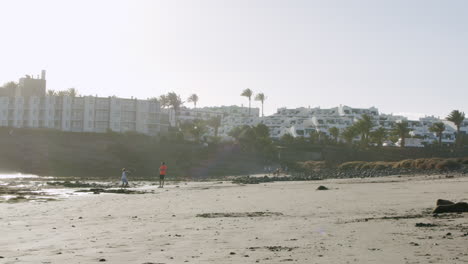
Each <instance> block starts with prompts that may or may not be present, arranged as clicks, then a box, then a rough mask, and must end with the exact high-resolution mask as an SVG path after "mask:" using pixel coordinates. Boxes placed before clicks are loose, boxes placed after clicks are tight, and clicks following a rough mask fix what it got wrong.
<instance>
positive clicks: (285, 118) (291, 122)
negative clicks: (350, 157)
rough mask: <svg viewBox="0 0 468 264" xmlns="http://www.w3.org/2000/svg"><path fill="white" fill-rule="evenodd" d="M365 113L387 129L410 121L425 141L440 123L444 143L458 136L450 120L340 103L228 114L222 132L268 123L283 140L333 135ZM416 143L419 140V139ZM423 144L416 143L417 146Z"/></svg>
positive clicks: (467, 125)
mask: <svg viewBox="0 0 468 264" xmlns="http://www.w3.org/2000/svg"><path fill="white" fill-rule="evenodd" d="M363 114H367V115H369V116H370V117H371V118H372V119H373V121H374V128H373V129H378V128H379V127H383V128H385V129H387V130H391V129H393V127H394V125H395V123H398V122H403V121H405V122H408V125H409V128H410V129H411V132H410V136H412V137H415V138H418V140H417V142H420V143H421V144H431V143H433V142H435V141H436V140H437V139H438V138H437V136H436V135H435V133H433V132H430V131H429V127H430V126H432V124H434V123H436V122H443V123H444V124H445V128H446V129H445V132H444V133H443V137H442V143H445V144H453V143H454V142H455V139H456V126H455V124H453V123H452V122H450V121H447V120H442V119H439V118H435V117H424V118H420V120H408V119H407V118H406V117H404V116H398V115H387V114H380V113H379V111H378V109H377V108H375V107H371V108H367V109H366V108H352V107H349V106H343V105H340V106H338V107H334V108H330V109H321V108H304V107H301V108H296V109H286V108H279V109H278V110H277V112H276V113H275V114H273V115H271V116H265V117H258V116H256V117H242V116H225V117H224V118H223V119H222V125H221V128H220V129H219V135H220V136H221V137H224V138H229V136H228V133H229V132H230V131H231V130H232V129H233V128H235V127H237V126H243V125H248V126H255V125H257V124H264V125H266V126H267V127H268V128H269V130H270V136H271V138H273V139H279V138H281V137H282V136H283V135H285V134H290V135H292V136H293V137H301V136H303V137H306V138H307V137H309V136H310V133H311V132H312V131H315V132H322V133H325V134H327V135H329V129H330V128H331V127H337V128H338V129H339V130H340V131H343V130H344V129H346V128H347V127H349V126H351V125H353V124H354V123H355V122H356V121H358V120H359V119H360V118H361V116H362V115H363ZM460 130H461V133H466V134H468V119H467V120H465V121H464V122H463V124H462V126H461V129H460ZM415 142H416V141H415ZM416 145H417V146H419V145H420V144H419V143H418V144H416V143H415V146H416Z"/></svg>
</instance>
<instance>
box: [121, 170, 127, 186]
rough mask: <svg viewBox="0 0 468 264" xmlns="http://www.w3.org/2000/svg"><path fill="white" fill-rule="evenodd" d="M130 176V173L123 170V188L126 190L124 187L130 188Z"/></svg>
mask: <svg viewBox="0 0 468 264" xmlns="http://www.w3.org/2000/svg"><path fill="white" fill-rule="evenodd" d="M128 174H129V171H128V170H126V169H125V168H123V169H122V179H121V181H122V186H121V188H124V187H128V179H127V176H128Z"/></svg>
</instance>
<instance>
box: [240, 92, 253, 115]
mask: <svg viewBox="0 0 468 264" xmlns="http://www.w3.org/2000/svg"><path fill="white" fill-rule="evenodd" d="M252 95H253V92H252V90H250V89H249V88H247V89H245V90H244V91H242V93H241V96H244V97H247V98H249V116H250V102H251V99H252Z"/></svg>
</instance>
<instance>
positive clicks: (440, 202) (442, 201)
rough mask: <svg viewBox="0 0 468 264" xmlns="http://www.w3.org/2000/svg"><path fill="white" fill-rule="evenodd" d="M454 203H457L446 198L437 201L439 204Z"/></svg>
mask: <svg viewBox="0 0 468 264" xmlns="http://www.w3.org/2000/svg"><path fill="white" fill-rule="evenodd" d="M452 204H455V203H454V202H452V201H449V200H444V199H438V200H437V202H436V205H437V206H439V205H452Z"/></svg>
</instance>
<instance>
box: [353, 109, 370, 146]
mask: <svg viewBox="0 0 468 264" xmlns="http://www.w3.org/2000/svg"><path fill="white" fill-rule="evenodd" d="M353 126H355V128H356V130H357V132H358V133H359V134H361V143H362V144H363V145H367V144H368V142H369V133H370V131H371V129H372V127H373V126H374V124H373V122H372V117H370V116H369V115H366V114H364V115H362V116H361V119H359V120H358V121H357V122H356V123H355V124H354V125H353Z"/></svg>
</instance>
